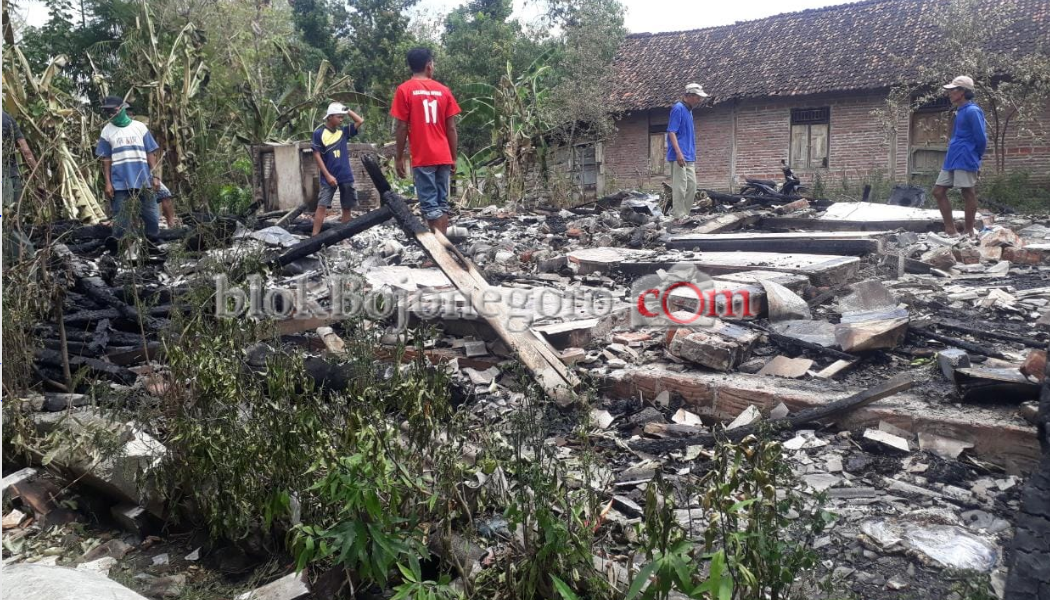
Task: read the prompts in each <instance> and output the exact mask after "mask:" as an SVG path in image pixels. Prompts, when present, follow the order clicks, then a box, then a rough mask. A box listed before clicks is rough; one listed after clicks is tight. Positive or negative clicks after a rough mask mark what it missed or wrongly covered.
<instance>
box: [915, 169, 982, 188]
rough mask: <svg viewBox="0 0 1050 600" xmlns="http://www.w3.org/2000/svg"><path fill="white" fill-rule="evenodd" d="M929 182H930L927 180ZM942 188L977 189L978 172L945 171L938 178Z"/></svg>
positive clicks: (938, 183)
mask: <svg viewBox="0 0 1050 600" xmlns="http://www.w3.org/2000/svg"><path fill="white" fill-rule="evenodd" d="M927 181H929V180H927ZM934 185H939V186H941V187H946V188H950V187H955V188H972V187H977V171H960V170H955V171H945V170H941V174H940V175H938V176H937V183H935V184H934Z"/></svg>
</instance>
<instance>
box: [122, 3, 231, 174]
mask: <svg viewBox="0 0 1050 600" xmlns="http://www.w3.org/2000/svg"><path fill="white" fill-rule="evenodd" d="M140 9H141V12H140V14H139V16H138V17H137V18H136V19H135V29H134V30H133V31H131V32H128V35H127V36H126V37H125V41H124V43H123V45H122V46H121V54H122V55H123V61H122V62H123V64H124V65H125V68H128V69H129V70H131V71H132V72H134V73H136V75H137V77H136V79H137V81H136V83H135V87H136V88H137V89H138V90H140V91H142V92H144V93H145V95H146V98H147V107H148V111H149V118H150V119H149V123H150V129H151V132H152V133H153V135H154V136H156V138H157V143H158V144H159V145H160V148H161V151H162V152H163V157H164V162H163V163H162V164H166V165H167V166H168V170H167V171H163V169H162V172H163V174H164V178H165V180H166V181H167V185H168V187H169V188H170V189H171V190H173V191H175V192H176V193H178V192H183V193H184V192H186V191H187V190H188V177H189V173H190V172H191V171H192V170H195V168H196V166H197V160H198V153H197V152H196V151H195V150H203V148H199V147H198V144H197V142H196V135H195V133H196V132H195V130H194V126H195V125H196V124H197V122H198V119H197V117H198V115H199V113H200V111H201V110H202V109H203V106H202V105H201V104H200V103H199V102H197V98H198V97H199V96H200V95H201V93H202V91H203V88H204V86H205V85H206V83H207V82H208V80H209V78H210V74H211V69H210V68H209V66H208V64H207V63H206V62H205V60H204V41H205V38H204V32H203V31H202V30H200V29H198V28H197V27H196V26H195V25H194V24H193V22H189V23H186V25H184V26H183V27H182V29H181V30H179V32H178V34H177V35H175V36H174V39H172V40H171V42H170V43H165V42H166V41H167V40H165V39H164V38H162V37H161V36H159V35H158V32H157V28H156V27H155V25H154V20H155V19H154V16H153V10H152V9H151V8H150V5H149V3H148V2H146V1H145V0H142V1H141V2H140Z"/></svg>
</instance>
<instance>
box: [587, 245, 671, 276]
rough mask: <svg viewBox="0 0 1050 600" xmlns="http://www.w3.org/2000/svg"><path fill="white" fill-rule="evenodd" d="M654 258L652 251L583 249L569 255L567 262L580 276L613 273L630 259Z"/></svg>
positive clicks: (654, 253) (607, 248)
mask: <svg viewBox="0 0 1050 600" xmlns="http://www.w3.org/2000/svg"><path fill="white" fill-rule="evenodd" d="M653 256H656V252H655V251H653V250H631V249H629V248H611V247H606V246H603V247H599V248H583V249H581V250H573V251H572V252H570V253H569V262H571V263H574V264H576V265H577V267H578V268H577V272H578V273H579V274H580V275H590V274H592V273H598V272H602V273H609V272H611V271H615V270H616V269H617V267H618V266H619V265H620V263H622V262H624V261H625V260H631V259H645V258H650V257H653Z"/></svg>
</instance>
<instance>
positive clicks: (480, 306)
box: [384, 192, 579, 406]
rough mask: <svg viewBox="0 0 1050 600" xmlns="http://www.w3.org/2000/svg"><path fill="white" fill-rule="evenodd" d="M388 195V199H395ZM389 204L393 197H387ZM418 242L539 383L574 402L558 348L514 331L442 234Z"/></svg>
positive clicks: (571, 377)
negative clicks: (555, 348) (556, 349)
mask: <svg viewBox="0 0 1050 600" xmlns="http://www.w3.org/2000/svg"><path fill="white" fill-rule="evenodd" d="M393 195H394V194H393V192H388V193H387V194H385V196H393ZM384 200H386V201H387V202H388V203H389V202H390V200H391V198H384ZM414 233H415V238H416V241H418V242H419V243H420V245H422V246H423V249H424V250H425V251H426V252H427V254H428V255H430V257H431V259H433V260H434V262H435V263H436V264H437V265H438V267H439V268H440V269H441V270H442V271H443V272H444V273H445V276H446V277H448V278H449V280H451V281H452V283H453V285H455V286H456V289H458V290H459V291H460V293H462V294H463V295H464V296H466V297H467V299H468V300H469V301H470V305H471V306H472V307H473V308H474V309H475V310H476V311H477V312H478V313H479V314H481V315H482V316H483V317H484V319H485V321H486V322H487V323H488V324H489V325H490V326H491V327H492V329H493V330H494V331H495V332H496V334H497V335H498V336H499V337H500V339H501V340H503V341H504V342H506V344H507V345H508V346H510V348H511V350H512V351H514V352H516V353H517V354H518V356H519V358H520V359H521V362H522V363H524V364H525V366H526V367H527V368H528V369H529V370H530V371H531V372H532V374H533V375H534V376H535V377H536V380H537V382H538V383H539V384H540V385H541V386H542V387H543V389H544V390H545V391H546V392H547V394H548V395H549V396H550V397H551V398H552V399H554V400H555V402H557V403H558V404H559V405H562V406H567V405H568V404H571V403H572V402H573V392H574V390H575V389H576V387H577V386H578V385H579V380H578V379H577V378H576V375H575V374H574V373H573V372H571V371H569V369H568V368H567V367H566V366H565V364H564V363H563V362H562V361H561V359H560V358H559V357H558V354H557V352H555V350H554V348H552V347H551V346H550V344H548V343H547V341H546V340H544V339H543V337H542V336H540V335H538V334H537V333H536V332H534V331H532V330H527V331H512V330H510V329H509V328H508V326H507V325H508V324H509V323H510V322H511V316H510V314H509V313H508V311H507V309H506V307H505V306H504V305H503V302H502V299H500V298H499V296H498V295H497V296H496V298H497V299H496V301H495V302H493V301H492V299H493V294H492V292H491V291H490V286H489V284H488V282H487V281H485V279H484V278H483V277H482V276H481V273H479V272H478V271H477V269H476V268H474V265H473V263H471V262H470V261H469V260H468V259H467V258H466V257H464V256H463V255H462V254H460V253H459V250H458V249H456V247H455V246H454V245H452V242H449V241H448V238H446V237H445V236H444V235H442V234H441V233H440V232H434V233H432V232H429V231H417V232H414Z"/></svg>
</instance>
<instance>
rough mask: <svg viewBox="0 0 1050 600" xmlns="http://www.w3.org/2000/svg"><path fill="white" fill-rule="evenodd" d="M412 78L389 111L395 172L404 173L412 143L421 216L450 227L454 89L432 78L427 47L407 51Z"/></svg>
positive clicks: (439, 228) (443, 227) (433, 224)
mask: <svg viewBox="0 0 1050 600" xmlns="http://www.w3.org/2000/svg"><path fill="white" fill-rule="evenodd" d="M408 66H409V68H411V69H412V78H411V79H409V80H408V81H406V82H404V83H402V84H401V85H399V86H398V87H397V91H396V92H394V104H393V106H391V107H390V115H391V116H393V117H394V118H395V119H397V154H396V156H395V157H394V161H395V163H394V164H395V166H396V168H397V175H398V177H401V178H402V179H403V178H404V177H405V141H406V140H408V141H409V142H410V143H411V155H412V179H413V181H414V182H415V185H416V195H417V196H419V206H420V209H421V211H422V213H423V218H424V219H426V220H427V225H429V226H430V230H431V231H440V232H441V233H442V234H444V233H445V231H446V230H447V229H448V215H449V211H450V209H449V205H448V188H449V180H450V178H451V175H452V167H453V166H454V165H455V164H456V144H457V142H458V141H459V136H458V134H457V132H456V115H458V114H459V113H460V108H459V104H457V103H456V98H455V97H453V96H452V92H451V91H450V90H449V89H448V88H447V87H445V86H443V85H441V84H440V83H438V82H436V81H434V80H433V79H431V77H432V76H433V75H434V55H433V54H432V53H431V52H430V50H429V49H427V48H413V49H412V50H409V51H408Z"/></svg>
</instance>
